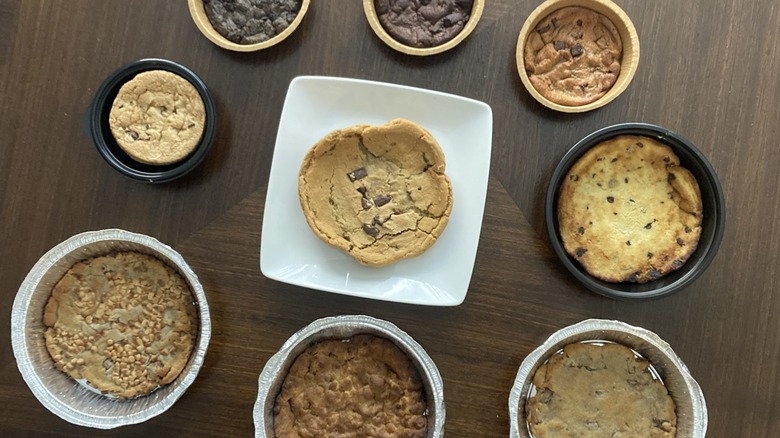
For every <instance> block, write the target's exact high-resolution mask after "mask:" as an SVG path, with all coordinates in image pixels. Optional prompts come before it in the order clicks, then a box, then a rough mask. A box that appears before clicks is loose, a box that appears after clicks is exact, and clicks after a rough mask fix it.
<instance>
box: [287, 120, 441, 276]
mask: <svg viewBox="0 0 780 438" xmlns="http://www.w3.org/2000/svg"><path fill="white" fill-rule="evenodd" d="M444 169H445V161H444V154H443V153H442V150H441V148H440V147H439V145H438V143H437V142H436V140H435V139H434V138H433V137H432V136H431V135H430V134H429V133H428V132H427V131H425V130H424V129H423V128H421V127H420V126H418V125H416V124H415V123H412V122H410V121H408V120H403V119H395V120H392V121H390V122H388V123H387V124H385V125H382V126H368V125H358V126H351V127H348V128H344V129H340V130H337V131H334V132H331V133H330V134H328V135H326V136H325V137H324V138H322V139H321V140H320V141H318V142H317V143H316V144H315V145H314V146H313V147H312V148H311V149H310V150H309V152H308V153H307V154H306V157H305V158H304V160H303V164H302V165H301V169H300V173H299V175H298V197H299V199H300V202H301V207H302V208H303V213H304V215H305V217H306V221H307V222H308V224H309V226H310V227H311V229H312V230H313V231H314V233H315V234H316V235H317V236H318V237H319V238H320V239H322V240H323V241H325V242H326V243H328V244H330V245H333V246H335V247H337V248H340V249H342V250H344V251H346V252H347V253H348V254H350V255H351V256H352V257H354V258H355V259H356V260H358V261H359V262H360V263H363V264H365V265H369V266H384V265H387V264H390V263H393V262H395V261H397V260H400V259H402V258H406V257H414V256H417V255H419V254H422V253H423V252H424V251H425V250H426V249H428V248H429V247H430V246H431V245H433V244H434V243H435V242H436V239H437V238H438V237H439V235H441V233H442V231H443V230H444V228H445V227H446V225H447V222H448V221H449V215H450V211H451V210H452V202H453V199H452V186H451V184H450V180H449V178H448V177H447V175H446V174H445V173H444Z"/></svg>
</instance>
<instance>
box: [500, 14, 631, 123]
mask: <svg viewBox="0 0 780 438" xmlns="http://www.w3.org/2000/svg"><path fill="white" fill-rule="evenodd" d="M567 6H580V7H584V8H588V9H591V10H593V11H595V12H598V13H600V14H602V15H604V16H605V17H607V18H609V20H610V21H612V23H613V24H614V25H615V27H616V28H617V30H618V32H619V33H620V39H621V40H622V43H623V57H622V60H621V62H620V75H619V76H618V78H617V81H616V82H615V84H614V85H613V86H612V88H610V89H609V91H607V92H606V93H605V94H604V95H603V96H601V98H599V99H598V100H596V101H594V102H591V103H588V104H585V105H579V106H567V105H561V104H558V103H555V102H552V101H550V100H549V99H547V98H546V97H544V96H542V95H541V94H540V93H539V92H538V91H537V90H536V88H534V86H533V85H532V84H531V81H530V79H529V78H528V72H527V71H526V69H525V60H524V57H523V51H524V50H525V42H526V40H527V39H528V36H529V35H530V34H531V32H533V31H534V30H535V29H536V27H537V25H538V24H539V23H540V22H541V21H542V20H543V19H544V18H546V17H547V16H548V15H550V14H552V13H553V12H555V11H557V10H558V9H561V8H565V7H567ZM515 55H516V57H517V71H518V73H519V74H520V79H521V80H522V81H523V85H525V88H526V89H527V90H528V92H529V93H531V95H532V96H533V97H534V99H536V100H537V101H539V103H541V104H542V105H544V106H546V107H548V108H551V109H554V110H556V111H561V112H564V113H581V112H585V111H590V110H593V109H596V108H600V107H602V106H604V105H606V104H607V103H609V102H611V101H612V100H613V99H615V98H616V97H618V96H619V95H620V93H622V92H623V91H625V89H626V88H628V84H629V83H630V82H631V80H632V79H633V78H634V73H636V69H637V66H638V65H639V35H638V34H637V32H636V28H634V24H633V23H632V22H631V19H630V18H628V15H626V13H625V12H624V11H623V10H622V9H620V7H619V6H618V5H616V4H615V3H612V2H611V1H610V0H547V1H545V2H544V3H542V4H541V5H539V6H538V7H537V8H536V9H534V11H533V12H531V15H529V16H528V19H527V20H526V21H525V24H524V25H523V28H522V29H521V30H520V36H519V37H518V39H517V49H516V54H515Z"/></svg>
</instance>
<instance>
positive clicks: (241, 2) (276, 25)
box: [203, 0, 301, 44]
mask: <svg viewBox="0 0 780 438" xmlns="http://www.w3.org/2000/svg"><path fill="white" fill-rule="evenodd" d="M203 9H204V10H205V12H206V17H207V18H208V20H209V22H210V23H211V25H212V26H213V27H214V30H216V31H217V32H219V34H220V35H222V36H223V37H225V38H227V39H228V40H230V41H232V42H234V43H236V44H256V43H262V42H263V41H268V40H270V39H271V38H273V37H275V36H276V35H278V34H280V33H282V32H283V31H284V30H285V29H287V28H288V27H289V26H290V24H291V23H292V22H293V21H294V20H295V17H296V16H298V12H300V10H301V0H203Z"/></svg>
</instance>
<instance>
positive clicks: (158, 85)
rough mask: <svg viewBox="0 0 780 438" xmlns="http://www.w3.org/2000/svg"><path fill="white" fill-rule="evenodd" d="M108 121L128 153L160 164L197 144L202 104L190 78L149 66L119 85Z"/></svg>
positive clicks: (203, 113) (170, 161)
mask: <svg viewBox="0 0 780 438" xmlns="http://www.w3.org/2000/svg"><path fill="white" fill-rule="evenodd" d="M108 123H109V127H110V128H111V134H112V136H113V137H114V139H115V140H116V142H117V144H118V145H119V147H120V148H122V150H123V151H124V152H125V153H127V155H129V156H130V158H132V159H133V160H135V161H138V162H140V163H144V164H150V165H155V166H163V165H168V164H173V163H176V162H178V161H181V160H183V159H184V158H186V157H187V156H188V155H189V154H190V153H192V151H194V150H195V148H196V147H197V146H198V144H200V140H201V137H202V136H203V131H204V129H205V124H206V109H205V105H204V103H203V99H202V98H201V97H200V94H199V93H198V90H196V89H195V87H194V86H193V85H192V84H191V83H190V82H189V81H187V80H186V79H184V78H183V77H181V76H179V75H177V74H175V73H171V72H169V71H165V70H150V71H145V72H142V73H139V74H138V75H136V76H135V77H134V78H133V79H131V80H130V81H128V82H127V83H125V84H124V85H122V87H121V88H120V89H119V93H118V94H117V96H116V98H115V99H114V102H113V104H112V105H111V112H110V114H109V118H108Z"/></svg>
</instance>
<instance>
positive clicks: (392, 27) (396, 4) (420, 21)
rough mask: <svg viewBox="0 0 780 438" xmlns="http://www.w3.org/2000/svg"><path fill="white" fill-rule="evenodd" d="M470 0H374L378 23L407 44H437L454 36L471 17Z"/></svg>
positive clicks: (472, 3) (472, 0)
mask: <svg viewBox="0 0 780 438" xmlns="http://www.w3.org/2000/svg"><path fill="white" fill-rule="evenodd" d="M473 6H474V0H374V9H375V10H376V14H377V18H379V24H381V25H382V28H383V29H384V30H385V31H386V32H387V33H388V34H389V35H390V36H391V37H393V39H394V40H396V41H398V42H400V43H402V44H404V45H407V46H409V47H416V48H423V47H435V46H440V45H442V44H444V43H446V42H447V41H449V40H451V39H453V38H455V36H457V35H458V34H459V33H460V32H461V31H462V30H463V28H464V27H465V26H466V22H468V20H469V18H470V16H471V10H472V8H473Z"/></svg>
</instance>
